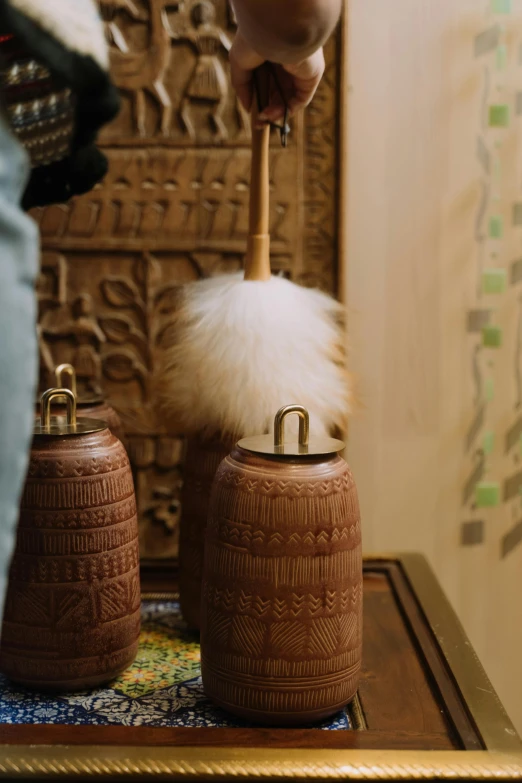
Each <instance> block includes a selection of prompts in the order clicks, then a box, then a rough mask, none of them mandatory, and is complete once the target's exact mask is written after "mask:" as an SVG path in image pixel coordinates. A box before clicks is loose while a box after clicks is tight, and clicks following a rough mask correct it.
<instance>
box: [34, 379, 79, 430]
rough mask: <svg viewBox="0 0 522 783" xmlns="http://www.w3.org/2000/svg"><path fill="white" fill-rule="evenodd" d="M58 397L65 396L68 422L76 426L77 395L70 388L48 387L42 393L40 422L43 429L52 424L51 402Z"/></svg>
mask: <svg viewBox="0 0 522 783" xmlns="http://www.w3.org/2000/svg"><path fill="white" fill-rule="evenodd" d="M58 397H62V399H63V397H65V401H66V403H67V424H68V426H70V427H76V397H75V396H74V394H73V392H72V391H71V390H70V389H63V388H62V389H48V390H47V391H46V392H44V393H43V394H42V401H41V408H42V411H41V414H40V423H41V427H42V430H49V428H50V426H51V402H52V401H53V400H55V399H57V398H58Z"/></svg>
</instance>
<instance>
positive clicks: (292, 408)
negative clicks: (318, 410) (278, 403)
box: [274, 405, 310, 448]
mask: <svg viewBox="0 0 522 783" xmlns="http://www.w3.org/2000/svg"><path fill="white" fill-rule="evenodd" d="M291 413H297V415H298V416H299V445H300V446H303V447H304V448H306V447H307V446H308V441H309V438H310V416H309V414H308V411H307V410H306V408H303V406H302V405H285V407H284V408H281V409H280V410H278V411H277V413H276V415H275V419H274V446H275V447H276V448H281V446H283V444H284V442H285V419H286V417H287V416H290V414H291Z"/></svg>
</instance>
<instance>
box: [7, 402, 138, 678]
mask: <svg viewBox="0 0 522 783" xmlns="http://www.w3.org/2000/svg"><path fill="white" fill-rule="evenodd" d="M62 395H65V397H66V399H67V419H64V418H62V417H59V418H56V417H51V416H50V406H51V402H52V400H53V399H55V398H56V397H61V396H62ZM61 398H62V399H63V397H61ZM139 631H140V579H139V551H138V526H137V517H136V499H135V495H134V486H133V480H132V473H131V469H130V465H129V460H128V457H127V453H126V451H125V449H124V448H123V446H122V444H121V442H120V441H119V440H118V439H117V438H116V437H115V436H114V435H113V434H112V433H111V432H110V431H109V430H108V429H107V425H106V424H105V422H101V421H96V419H84V418H83V419H82V418H80V419H76V405H75V399H74V395H73V393H72V392H71V391H70V390H68V389H51V390H49V391H48V392H46V393H45V394H44V395H43V397H42V416H41V421H40V422H39V423H38V422H37V423H36V424H35V431H34V439H33V446H32V451H31V458H30V464H29V471H28V476H27V480H26V483H25V487H24V491H23V495H22V502H21V509H20V518H19V523H18V532H17V541H16V548H15V553H14V557H13V560H12V564H11V569H10V575H9V584H8V590H7V598H6V604H5V612H4V622H3V627H2V633H1V636H0V670H1V671H2V672H3V673H4V674H5V675H7V676H8V677H9V678H11V679H12V680H15V681H17V682H19V683H21V684H23V685H25V686H27V687H34V688H39V689H51V690H62V691H64V690H81V689H83V688H88V687H93V686H97V685H100V684H101V683H104V682H106V681H109V680H111V679H113V678H114V677H115V676H116V675H118V674H119V673H120V672H121V671H123V670H124V669H126V668H127V667H128V666H129V665H130V664H131V663H132V662H133V660H134V658H135V656H136V651H137V648H138V636H139Z"/></svg>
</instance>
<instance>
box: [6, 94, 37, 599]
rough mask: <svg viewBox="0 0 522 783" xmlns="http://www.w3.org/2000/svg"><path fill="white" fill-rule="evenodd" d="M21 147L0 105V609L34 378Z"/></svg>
mask: <svg viewBox="0 0 522 783" xmlns="http://www.w3.org/2000/svg"><path fill="white" fill-rule="evenodd" d="M28 174H29V163H28V159H27V155H26V152H25V150H24V148H23V147H22V146H21V145H20V144H19V142H18V141H17V140H16V139H15V137H14V136H13V135H12V134H11V132H10V130H9V125H8V122H7V120H6V118H5V115H4V111H3V109H2V107H1V106H0V611H1V609H2V607H3V605H4V598H5V589H6V584H7V574H8V568H9V562H10V560H11V555H12V552H13V547H14V542H15V535H16V524H17V520H18V504H19V501H20V494H21V491H22V487H23V483H24V479H25V474H26V470H27V464H28V457H29V448H30V443H31V432H32V427H33V421H34V413H33V411H34V399H35V393H36V377H37V339H36V296H35V289H34V286H35V281H36V275H37V270H38V262H39V239H38V232H37V228H36V225H35V223H34V222H33V221H32V220H31V218H30V217H29V216H28V215H26V214H25V213H24V212H23V211H22V209H21V208H20V199H21V196H22V193H23V191H24V188H25V185H26V182H27V177H28Z"/></svg>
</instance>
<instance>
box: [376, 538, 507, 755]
mask: <svg viewBox="0 0 522 783" xmlns="http://www.w3.org/2000/svg"><path fill="white" fill-rule="evenodd" d="M365 559H367V560H370V561H371V560H374V561H378V560H384V559H386V560H392V561H393V560H395V561H396V562H397V563H398V565H399V566H400V567H401V568H402V570H403V572H404V574H405V576H406V578H407V580H408V581H409V583H410V585H411V588H412V590H413V593H414V595H415V597H416V599H417V602H418V604H419V605H420V607H421V609H422V611H423V613H424V615H425V617H426V620H427V621H428V624H429V626H430V629H431V632H432V633H433V635H434V637H435V639H436V641H437V644H438V646H439V649H440V651H441V652H442V655H443V657H444V658H445V660H446V662H447V665H448V667H449V669H450V671H451V673H452V675H453V677H454V680H455V682H456V684H457V687H458V688H459V690H460V692H461V694H462V697H463V701H464V703H465V705H466V708H467V710H468V712H469V714H470V715H471V718H472V719H473V721H474V722H475V725H476V727H477V729H478V731H479V733H480V735H481V736H482V739H483V741H484V744H485V745H486V748H487V749H488V750H490V751H493V750H495V751H499V752H506V753H511V752H517V753H518V752H520V751H522V740H521V739H520V737H519V736H518V733H517V731H516V729H515V727H514V725H513V723H512V722H511V720H510V718H509V716H508V714H507V712H506V710H505V709H504V706H503V704H502V702H501V701H500V699H499V697H498V695H497V693H496V691H495V689H494V688H493V685H492V684H491V681H490V679H489V677H488V676H487V674H486V672H485V670H484V667H483V666H482V664H481V662H480V660H479V658H478V656H477V654H476V652H475V651H474V649H473V646H472V644H471V642H470V641H469V638H468V636H467V634H466V632H465V630H464V628H463V626H462V623H461V622H460V620H459V618H458V616H457V614H456V612H455V610H454V609H453V607H452V605H451V603H450V601H449V600H448V598H447V596H446V594H445V592H444V590H443V588H442V586H441V585H440V583H439V581H438V579H437V577H436V576H435V573H434V571H433V569H432V568H431V566H430V564H429V562H428V560H427V559H426V558H425V557H424V555H421V554H417V553H411V552H401V553H399V554H397V553H395V555H390V556H389V557H385V556H383V555H378V556H376V557H369V556H368V557H367V558H365Z"/></svg>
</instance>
